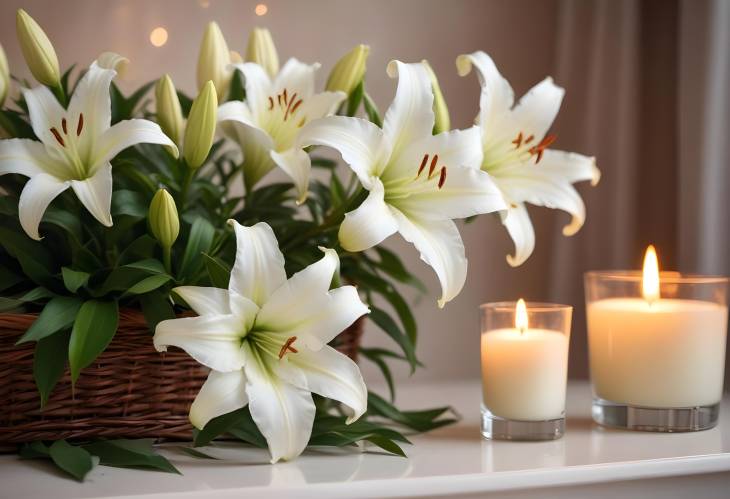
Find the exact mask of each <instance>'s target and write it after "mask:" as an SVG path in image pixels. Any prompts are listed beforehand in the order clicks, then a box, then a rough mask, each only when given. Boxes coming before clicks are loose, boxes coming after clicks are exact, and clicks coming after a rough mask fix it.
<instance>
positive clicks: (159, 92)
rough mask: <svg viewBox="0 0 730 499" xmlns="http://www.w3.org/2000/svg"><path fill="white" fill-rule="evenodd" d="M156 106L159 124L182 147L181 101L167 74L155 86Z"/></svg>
mask: <svg viewBox="0 0 730 499" xmlns="http://www.w3.org/2000/svg"><path fill="white" fill-rule="evenodd" d="M155 106H156V110H157V123H159V125H160V128H162V131H163V132H165V135H167V136H168V137H170V138H171V139H172V141H173V142H174V143H175V144H178V145H180V139H181V138H182V132H183V114H182V108H181V107H180V99H178V98H177V93H176V92H175V85H174V84H173V83H172V78H170V75H167V74H166V75H165V76H163V77H162V78H160V79H159V81H158V82H157V85H155Z"/></svg>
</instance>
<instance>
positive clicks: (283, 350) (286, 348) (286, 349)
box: [279, 336, 299, 360]
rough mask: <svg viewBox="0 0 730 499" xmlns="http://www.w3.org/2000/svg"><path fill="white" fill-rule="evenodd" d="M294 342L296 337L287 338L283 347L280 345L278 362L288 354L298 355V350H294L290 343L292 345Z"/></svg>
mask: <svg viewBox="0 0 730 499" xmlns="http://www.w3.org/2000/svg"><path fill="white" fill-rule="evenodd" d="M295 341H297V337H296V336H291V337H290V338H288V339H287V340H286V342H285V343H284V345H282V347H281V350H279V360H281V359H283V358H284V355H286V354H287V353H289V352H292V353H299V350H297V349H296V348H294V347H293V346H292V343H294V342H295Z"/></svg>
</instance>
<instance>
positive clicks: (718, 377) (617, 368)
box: [586, 246, 728, 431]
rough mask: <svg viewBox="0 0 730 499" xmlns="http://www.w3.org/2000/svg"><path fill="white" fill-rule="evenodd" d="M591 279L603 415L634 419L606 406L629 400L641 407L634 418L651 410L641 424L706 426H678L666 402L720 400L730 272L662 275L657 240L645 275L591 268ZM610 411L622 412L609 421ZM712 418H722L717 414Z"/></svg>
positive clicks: (595, 374)
mask: <svg viewBox="0 0 730 499" xmlns="http://www.w3.org/2000/svg"><path fill="white" fill-rule="evenodd" d="M586 284H587V288H586V296H587V319H588V343H589V360H590V370H591V380H592V384H593V391H594V396H595V397H596V399H598V404H597V405H598V412H596V411H595V410H594V415H597V417H598V419H597V421H598V422H602V423H605V424H610V425H613V426H626V427H631V426H632V425H633V424H634V423H632V422H630V421H629V419H631V418H629V417H628V416H627V414H628V413H626V412H625V411H624V412H623V413H617V412H615V411H614V412H612V413H611V414H609V415H608V416H607V415H606V414H604V412H605V408H606V407H607V406H613V407H619V408H623V409H625V408H627V407H628V408H636V409H637V411H638V412H636V414H635V416H641V417H634V418H633V419H635V420H639V419H642V418H643V423H641V424H638V423H637V424H636V425H637V426H639V428H638V429H649V430H658V431H681V430H690V429H701V428H699V427H694V428H692V427H689V426H693V425H694V426H698V425H697V424H695V423H691V422H690V423H688V424H689V426H687V425H685V424H684V423H681V424H679V426H678V427H675V424H674V423H673V422H672V421H671V418H670V417H668V416H667V415H666V414H664V416H660V414H661V410H662V409H672V410H673V409H681V408H701V407H713V406H715V405H717V404H718V403H719V402H720V399H721V398H722V389H723V378H724V371H725V342H726V334H727V315H728V309H727V305H726V301H725V295H726V284H727V280H726V279H724V278H719V277H716V278H713V277H700V276H695V277H693V276H681V275H680V274H677V273H674V274H669V273H663V274H661V277H660V273H659V265H658V259H657V256H656V252H655V250H654V248H653V247H652V246H650V247H649V248H648V249H647V252H646V256H645V258H644V270H643V273H642V274H641V275H640V276H639V275H637V274H631V273H626V272H624V273H613V274H611V273H589V274H588V275H587V276H586ZM595 407H596V404H595V403H594V408H595ZM642 409H644V410H645V411H644V412H642ZM657 410H659V412H657ZM646 411H654V412H653V413H651V414H650V413H649V412H646ZM715 412H716V411H715ZM682 414H684V415H685V416H687V414H688V413H682ZM675 416H676V414H675ZM606 417H608V418H609V419H611V418H614V419H616V420H615V421H606V420H605V418H606ZM661 417H664V421H661ZM681 417H684V416H681ZM687 417H689V416H687ZM708 417H709V419H713V418H712V417H711V416H708ZM716 417H717V415H716V414H715V416H714V419H716ZM647 418H648V419H647ZM688 421H689V420H688ZM706 423H707V424H708V425H710V426H712V425H714V423H711V422H710V421H709V420H708V421H707V422H706ZM699 426H705V425H699Z"/></svg>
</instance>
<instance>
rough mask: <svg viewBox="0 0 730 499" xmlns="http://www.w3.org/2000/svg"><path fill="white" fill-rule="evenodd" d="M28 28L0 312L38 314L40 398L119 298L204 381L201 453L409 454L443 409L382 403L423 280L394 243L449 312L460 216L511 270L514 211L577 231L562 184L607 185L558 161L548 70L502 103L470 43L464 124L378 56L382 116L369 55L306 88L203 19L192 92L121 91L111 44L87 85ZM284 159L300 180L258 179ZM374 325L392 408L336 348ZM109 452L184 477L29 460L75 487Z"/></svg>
mask: <svg viewBox="0 0 730 499" xmlns="http://www.w3.org/2000/svg"><path fill="white" fill-rule="evenodd" d="M17 31H18V40H19V42H20V45H21V48H22V51H23V55H24V57H25V60H26V62H27V64H28V67H29V68H30V71H31V73H32V75H33V77H34V78H35V79H36V80H37V83H38V85H35V86H33V85H32V84H31V83H30V82H27V81H22V82H18V87H19V89H20V94H19V95H18V97H17V99H15V100H12V99H9V98H8V95H9V93H10V92H9V89H10V87H11V86H12V81H11V79H10V77H9V71H8V67H7V62H6V60H5V57H4V54H2V49H0V127H1V129H2V133H3V134H4V137H6V138H4V139H3V140H0V175H1V176H0V187H2V189H3V191H4V195H3V196H2V197H0V219H1V223H0V255H1V256H2V259H1V260H0V272H1V273H2V275H3V279H2V280H0V285H1V286H2V288H1V291H2V301H1V302H0V304H1V305H2V308H3V310H4V311H21V312H23V311H25V312H33V311H39V312H40V314H39V316H38V319H37V320H36V321H35V322H34V323H33V325H32V326H31V327H30V328H29V329H28V330H27V331H26V333H25V334H24V335H23V337H22V338H21V339H20V341H19V343H24V342H31V341H32V342H35V356H36V360H37V362H36V364H35V371H34V376H35V380H36V385H37V388H38V391H39V404H40V406H43V404H44V403H46V401H47V400H48V397H49V395H50V393H51V392H52V390H53V388H54V386H55V384H56V383H57V381H58V380H59V379H60V377H61V376H62V375H63V373H64V371H65V368H66V364H67V365H68V369H69V370H70V374H71V379H72V381H75V380H77V379H78V377H79V376H80V375H81V373H82V371H83V370H84V368H86V367H87V366H89V365H90V364H91V363H93V362H94V360H95V359H96V358H97V356H98V355H99V354H101V353H102V352H103V351H104V350H105V348H106V347H107V346H108V345H109V343H110V342H111V341H112V339H113V337H114V335H115V332H116V330H117V326H118V322H119V310H120V308H137V309H141V310H142V311H143V312H144V314H145V317H146V319H147V322H148V325H149V329H150V332H151V334H150V342H154V346H155V348H157V350H158V351H165V350H166V349H167V348H168V347H169V346H175V347H178V348H181V349H183V350H185V352H187V353H188V354H189V355H190V356H191V357H193V358H194V359H195V360H196V361H198V362H200V363H201V364H203V365H205V366H207V367H208V368H210V374H209V377H208V379H207V381H206V382H205V384H204V385H203V387H202V389H201V390H200V392H199V394H198V396H197V398H196V399H195V402H194V403H193V404H192V407H191V409H190V421H191V422H192V424H193V425H194V426H195V427H196V428H197V429H198V431H197V433H196V435H195V443H196V444H198V445H204V444H208V443H209V442H210V441H211V440H212V439H213V438H215V437H216V436H218V435H220V434H222V433H231V434H233V436H235V437H236V438H239V439H241V440H243V441H245V442H247V443H250V444H252V445H256V446H259V447H268V449H269V452H270V454H271V460H272V462H276V461H277V460H279V459H293V458H295V457H296V456H298V455H299V454H300V453H301V452H302V451H303V450H304V449H305V448H306V446H307V445H338V446H342V445H351V444H354V443H357V442H360V441H368V442H370V443H372V444H374V445H377V446H379V447H381V448H382V449H384V450H386V451H389V452H393V453H396V454H401V455H402V454H403V451H402V450H401V448H400V446H399V443H402V442H407V438H406V436H404V433H408V432H409V431H427V430H430V429H432V428H436V427H438V426H441V425H444V424H448V423H450V422H452V421H453V418H452V417H451V416H450V415H449V413H448V408H438V409H433V410H425V411H400V410H399V409H397V407H396V406H395V405H393V403H392V398H393V397H394V386H393V380H392V376H391V374H390V368H389V367H388V362H390V361H405V362H407V363H408V364H409V365H410V366H411V369H412V370H415V369H416V368H417V367H418V366H419V365H420V363H419V362H418V359H417V357H416V353H415V345H416V320H415V318H414V316H413V314H412V312H411V310H410V307H409V305H408V303H407V301H406V300H405V299H404V298H403V297H402V295H401V294H400V292H399V291H398V289H396V286H395V284H396V283H397V284H398V285H406V286H413V287H415V288H417V289H421V288H422V284H421V283H420V282H418V281H417V280H416V279H415V278H414V277H413V276H412V275H411V274H410V273H409V272H408V270H407V269H406V267H405V266H404V264H403V263H402V262H401V260H400V258H399V257H398V256H397V255H396V254H394V253H393V252H391V251H389V250H388V249H386V248H385V247H383V246H382V245H381V243H382V242H383V241H384V240H385V239H387V238H388V237H389V236H391V235H393V234H394V233H396V232H398V233H400V234H401V236H402V237H403V238H404V239H406V240H407V241H408V242H410V243H412V244H413V245H414V246H415V247H416V248H417V250H418V251H419V252H420V255H421V259H422V260H423V261H424V262H425V263H426V264H427V265H429V266H430V267H432V268H433V270H434V272H435V273H436V275H437V276H438V279H439V281H440V284H441V296H440V298H439V300H438V306H439V307H443V306H444V305H445V304H446V303H448V302H449V301H450V300H452V299H453V298H455V297H456V296H457V295H458V294H459V292H460V290H461V289H462V287H463V285H464V282H465V279H466V276H467V259H466V256H465V248H464V245H463V243H462V240H461V237H460V235H459V230H458V228H457V225H456V223H455V222H454V220H455V219H469V218H470V217H474V216H476V215H480V214H485V213H498V214H499V216H500V217H501V220H502V223H503V224H504V226H505V228H506V229H507V231H508V232H509V235H510V236H511V238H512V239H513V241H514V243H515V252H514V254H513V255H509V256H508V257H507V261H508V262H509V264H510V265H513V266H517V265H520V264H521V263H523V262H524V261H525V260H526V259H527V258H528V257H529V256H530V254H531V253H532V251H533V248H534V244H535V236H534V231H533V228H532V225H531V222H530V219H529V216H528V212H527V209H526V206H525V205H526V203H530V204H534V205H540V206H547V207H549V208H557V209H561V210H564V211H566V212H568V213H569V214H570V215H571V216H572V221H571V222H570V223H569V224H568V225H567V226H566V227H565V228H564V230H563V232H564V234H566V235H571V234H573V233H575V232H576V231H577V230H578V229H580V227H581V225H582V224H583V221H584V218H585V210H584V205H583V203H582V200H581V198H580V196H579V194H578V193H577V191H576V190H575V189H574V188H573V186H572V184H573V183H575V182H578V181H584V180H590V181H591V182H592V183H594V184H595V183H596V182H597V181H598V179H599V171H598V170H597V168H596V166H595V162H594V160H593V158H589V157H586V156H582V155H579V154H574V153H567V152H561V151H556V150H553V149H550V148H549V147H550V146H551V145H552V144H553V142H554V141H555V136H554V135H549V134H548V130H549V128H550V126H551V124H552V121H553V119H554V118H555V116H556V114H557V112H558V109H559V107H560V103H561V100H562V97H563V93H564V92H563V90H562V89H561V88H559V87H557V86H556V85H555V84H554V83H553V82H552V80H551V79H549V78H548V79H545V80H544V81H542V82H541V83H539V84H538V85H537V86H535V87H534V88H533V89H532V90H530V92H528V93H527V94H526V95H525V96H524V97H523V98H522V99H521V100H520V101H519V103H518V104H516V105H515V104H514V96H513V92H512V89H511V87H510V85H509V83H508V82H507V81H506V80H505V79H504V78H503V77H502V76H501V75H500V73H499V72H498V70H497V68H496V67H495V65H494V63H493V61H492V60H491V59H490V58H489V56H487V55H486V54H485V53H483V52H475V53H473V54H470V55H462V56H459V58H458V59H457V69H458V73H459V74H460V75H461V76H464V75H466V74H468V73H469V72H470V70H471V68H472V67H474V68H475V69H476V73H477V76H478V78H479V82H480V84H481V98H480V102H479V113H478V116H477V119H476V122H475V125H474V126H472V127H471V128H468V129H465V130H451V128H450V124H449V114H448V109H447V105H446V102H445V100H444V98H443V96H442V94H441V91H440V89H439V84H438V81H437V79H436V76H435V75H434V73H433V71H432V70H431V68H430V67H429V65H428V63H427V62H425V61H423V62H421V63H412V64H411V63H403V62H400V61H393V62H391V63H390V64H389V65H388V67H387V73H388V75H390V76H391V77H392V78H397V79H398V84H397V90H396V93H395V97H394V99H393V101H392V103H391V104H390V106H389V107H388V109H387V111H386V112H385V114H384V116H383V117H382V118H381V115H380V114H379V112H378V109H377V107H376V105H375V103H374V102H373V100H372V99H371V98H370V96H369V95H368V93H367V91H366V87H365V69H366V60H367V56H368V47H366V46H363V45H361V46H358V47H356V48H354V49H353V50H352V51H351V52H349V53H348V54H346V55H345V56H344V57H343V58H342V59H341V60H340V61H339V62H338V63H337V64H336V65H335V66H334V67H333V69H332V71H331V73H330V75H329V78H328V80H327V84H326V89H325V90H324V91H322V92H318V91H317V89H316V84H315V74H316V72H317V71H318V69H319V65H318V64H305V63H303V62H300V61H298V60H297V59H294V58H292V59H289V60H288V61H286V63H284V64H283V66H282V67H281V68H280V67H279V61H278V55H277V52H276V49H275V47H274V44H273V41H272V38H271V35H270V34H269V33H268V31H266V30H261V29H256V30H254V31H253V32H252V33H251V35H250V38H249V44H248V48H247V51H246V56H245V62H243V58H242V57H241V56H239V55H238V54H237V53H235V52H230V51H229V50H228V47H227V45H226V42H225V40H224V38H223V35H222V33H221V31H220V29H219V28H218V26H217V25H216V24H215V23H211V24H210V25H208V27H207V29H206V31H205V34H204V37H203V41H202V46H201V50H200V57H199V60H198V68H197V80H198V87H199V93H198V95H197V96H196V97H195V98H194V99H192V100H191V99H190V98H189V97H187V96H186V95H184V94H182V93H180V92H177V91H176V90H175V87H174V84H173V82H172V80H171V78H170V77H169V76H168V75H165V76H163V77H162V78H160V79H159V80H158V81H157V82H156V83H155V82H152V83H149V84H147V85H144V86H142V87H141V88H140V89H138V90H137V91H135V92H134V93H132V94H131V95H128V96H127V95H123V94H122V93H121V92H120V91H119V89H118V88H117V87H116V85H115V84H114V81H113V80H114V77H115V76H116V74H117V72H118V71H120V70H122V69H123V67H124V66H125V65H126V64H127V63H128V61H127V60H126V59H125V58H123V57H121V56H119V55H116V54H112V53H104V54H102V55H100V56H99V58H98V59H97V60H96V61H94V62H92V63H91V65H90V66H89V67H88V69H87V70H85V71H83V72H81V74H80V75H79V76H78V77H77V78H76V79H74V74H75V72H74V71H73V67H72V68H71V69H69V70H68V71H66V72H65V73H63V74H61V72H60V70H59V63H58V59H57V56H56V53H55V51H54V49H53V46H52V44H51V42H50V41H49V39H48V38H47V36H46V35H45V33H44V32H43V30H42V29H41V28H40V26H38V24H37V23H36V22H35V21H34V20H33V19H32V18H31V17H30V16H29V15H28V14H27V13H25V12H24V11H23V10H19V11H18V15H17ZM376 74H377V73H376ZM74 81H75V83H73V82H74ZM153 85H154V106H151V105H150V104H151V103H150V101H149V99H148V98H147V96H148V94H149V93H150V91H151V90H152V86H153ZM3 103H5V104H3ZM361 109H362V111H361ZM360 113H362V116H364V118H360V117H357V116H356V115H358V114H360ZM325 149H334V150H336V151H338V152H339V153H340V155H341V157H342V161H343V162H344V163H345V164H346V166H347V168H346V169H345V171H346V174H345V175H343V171H342V170H343V169H342V168H340V169H338V168H337V163H336V162H334V161H331V160H329V159H325V158H324V157H321V156H318V154H320V152H321V151H323V150H325ZM274 169H281V170H282V171H283V172H284V173H285V174H286V176H287V177H288V178H289V181H287V182H277V183H271V182H268V183H267V182H265V181H264V180H265V179H266V176H267V174H268V173H269V172H270V171H272V170H274ZM315 169H317V170H320V171H319V172H318V173H316V174H313V170H315ZM383 300H384V301H383ZM383 302H385V303H387V305H388V307H387V309H386V308H383V307H382V305H381V304H382V303H383ZM186 310H191V311H192V312H185V311H186ZM365 315H367V317H368V319H369V320H371V321H373V322H374V323H375V324H376V325H377V326H379V328H380V329H381V330H382V331H384V332H385V333H386V334H387V335H389V336H390V337H391V338H392V339H393V340H394V341H395V344H396V345H397V347H398V349H397V350H390V349H377V348H360V353H361V354H362V357H364V358H365V359H367V360H369V361H372V362H374V363H375V364H377V365H378V366H379V367H380V368H381V370H382V372H383V375H384V376H385V379H386V380H387V382H388V385H389V387H390V391H391V401H388V400H386V399H385V398H383V397H380V396H378V395H375V394H373V393H368V390H367V388H366V386H365V383H364V382H363V379H362V376H361V375H360V371H359V368H358V366H357V364H356V363H355V362H353V361H352V360H351V359H350V358H348V357H347V356H345V355H343V354H342V353H340V352H338V351H337V350H336V349H335V348H334V347H333V345H334V346H336V345H337V341H338V334H339V333H340V332H342V331H343V330H345V329H346V328H347V327H348V326H350V325H351V324H353V323H354V322H355V321H356V320H358V318H360V317H362V316H365ZM152 333H154V334H152ZM38 359H42V361H38ZM105 446H106V447H105ZM114 446H116V447H115V449H116V450H117V451H118V449H119V448H123V449H125V452H132V450H134V452H137V453H138V454H139V455H141V456H143V457H144V458H142V457H140V458H139V460H138V461H139V462H136V465H140V466H144V465H147V466H151V467H157V468H160V469H165V470H166V471H169V470H170V469H173V470H174V468H172V467H171V465H170V464H169V463H167V462H166V461H164V458H161V456H156V455H153V454H154V451H153V450H152V449H151V447H150V446H146V447H145V446H139V445H138V446H134V445H133V444H131V443H130V442H129V441H123V442H116V443H114V442H112V441H96V442H81V443H79V444H77V445H73V446H72V445H71V444H69V443H66V442H65V441H59V442H55V443H52V444H49V443H44V442H36V443H34V444H31V445H28V446H26V447H24V449H23V450H22V452H23V453H24V454H25V455H28V456H30V457H50V458H51V459H53V460H54V461H55V462H56V463H57V464H58V465H59V466H61V468H63V469H65V470H66V471H69V470H72V471H69V472H70V473H72V474H73V475H74V476H77V477H79V478H82V477H83V475H84V474H85V472H86V471H88V469H90V468H91V465H92V464H93V462H94V459H93V456H99V455H101V456H102V463H104V462H105V463H106V464H111V465H114V464H115V461H114V459H113V457H110V456H112V455H114V452H110V451H109V448H111V447H114ZM69 448H73V449H74V451H73V452H70V451H68V449H69ZM54 449H55V451H54ZM130 449H131V450H130ZM196 452H197V451H196ZM104 456H106V459H104ZM158 458H160V459H162V461H160V460H159V459H158ZM69 461H71V462H72V463H71V464H69ZM160 463H162V464H160ZM117 464H119V463H117ZM120 465H122V464H120ZM126 465H129V463H128V462H127V463H126ZM79 470H80V471H79Z"/></svg>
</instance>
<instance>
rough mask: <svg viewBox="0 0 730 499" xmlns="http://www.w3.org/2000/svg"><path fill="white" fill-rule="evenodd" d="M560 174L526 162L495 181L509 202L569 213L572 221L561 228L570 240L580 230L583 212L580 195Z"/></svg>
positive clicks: (508, 170) (500, 175) (583, 216)
mask: <svg viewBox="0 0 730 499" xmlns="http://www.w3.org/2000/svg"><path fill="white" fill-rule="evenodd" d="M562 173H563V172H562V171H561V169H557V171H556V170H555V169H552V170H549V169H544V168H543V167H542V164H540V165H535V164H532V163H530V162H528V163H523V164H519V165H515V166H512V167H510V168H505V169H503V170H501V171H500V173H499V177H497V178H496V181H497V185H498V186H499V188H500V190H501V191H502V193H503V194H504V197H505V198H506V199H507V200H508V201H510V202H516V203H524V202H527V203H531V204H534V205H537V206H545V207H546V208H552V209H558V210H563V211H566V212H568V213H570V214H571V215H572V219H571V221H570V223H568V224H567V225H566V226H565V227H563V234H564V235H566V236H572V235H573V234H575V233H576V232H578V231H579V230H580V228H581V227H582V226H583V222H584V221H585V216H586V213H585V211H586V209H585V205H584V204H583V200H582V199H581V197H580V194H578V192H577V191H576V190H575V188H574V187H573V186H572V185H571V184H570V183H568V182H566V181H565V180H564V179H563V178H562V177H561V176H560V175H562Z"/></svg>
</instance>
